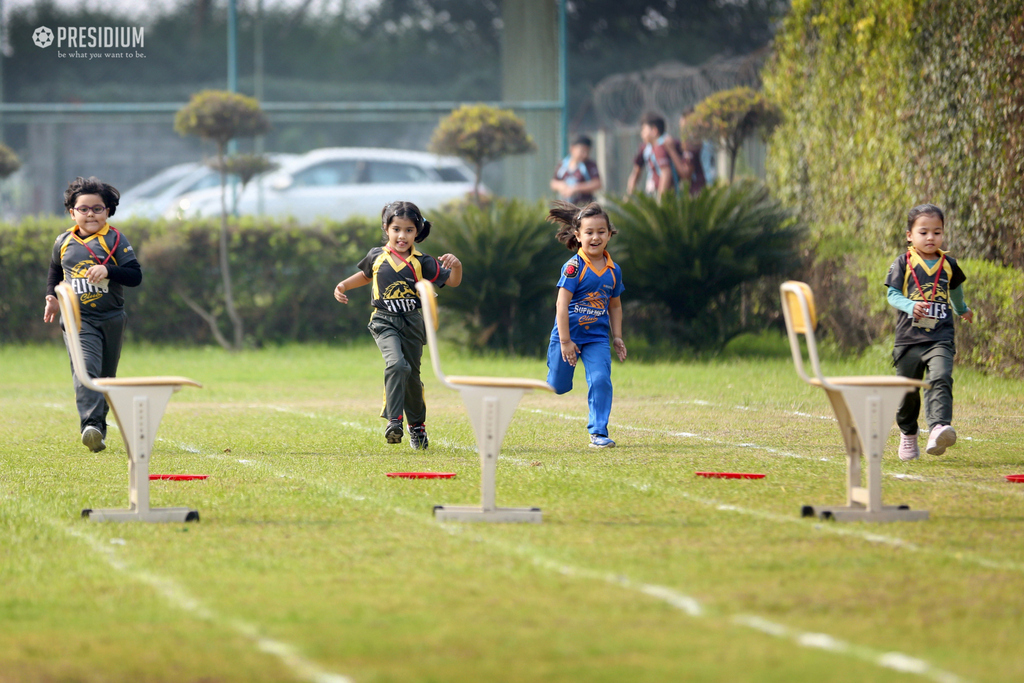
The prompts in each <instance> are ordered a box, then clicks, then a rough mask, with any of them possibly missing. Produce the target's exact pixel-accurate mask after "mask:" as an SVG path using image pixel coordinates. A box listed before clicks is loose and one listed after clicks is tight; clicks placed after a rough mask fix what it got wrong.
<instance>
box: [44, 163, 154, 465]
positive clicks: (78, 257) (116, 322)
mask: <svg viewBox="0 0 1024 683" xmlns="http://www.w3.org/2000/svg"><path fill="white" fill-rule="evenodd" d="M120 199H121V194H120V193H119V192H118V191H117V190H116V189H115V188H113V187H111V186H110V185H108V184H106V183H104V182H102V181H101V180H99V179H98V178H95V177H92V178H89V179H85V178H76V179H75V180H74V181H73V182H72V183H71V184H70V185H68V189H67V190H65V192H64V207H65V208H66V209H67V210H68V212H69V213H70V214H71V217H72V218H73V219H74V221H75V224H74V225H73V226H71V227H70V228H69V229H68V230H67V231H66V232H63V233H61V234H60V235H59V236H58V237H57V240H56V241H55V242H54V243H53V251H52V254H51V257H50V272H49V275H48V276H47V279H46V307H45V308H44V309H43V322H47V323H51V322H54V321H55V320H56V319H57V315H58V313H59V311H60V308H59V306H58V304H57V296H56V293H55V291H54V290H55V288H56V286H57V284H58V283H60V281H61V280H66V281H67V282H68V284H69V285H71V289H72V290H73V291H74V292H75V294H76V295H77V296H78V303H79V308H80V309H81V312H82V330H81V333H80V335H79V336H80V338H81V342H82V354H83V355H84V357H85V369H86V372H88V373H89V376H90V377H93V378H95V377H116V376H117V365H118V362H119V361H120V359H121V343H122V341H123V338H124V329H125V324H126V323H127V320H128V318H127V316H126V315H125V312H124V288H125V287H137V286H138V285H139V284H140V283H141V282H142V268H141V267H140V266H139V262H138V260H136V258H135V251H134V250H133V249H132V245H131V244H129V243H128V239H127V238H126V237H125V236H124V235H122V234H121V233H120V232H118V231H117V230H116V229H114V227H113V226H112V225H109V224H108V223H107V219H108V218H109V217H110V216H113V215H114V212H115V211H116V210H117V204H118V202H119V201H120ZM64 340H65V344H66V343H67V335H66V334H65V337H64ZM68 354H69V356H70V350H69V351H68ZM71 378H72V381H73V382H74V386H75V402H76V404H77V406H78V416H79V418H80V424H79V427H80V429H81V432H82V443H83V444H85V446H86V447H87V448H88V449H89V450H91V451H92V452H94V453H98V452H99V451H102V450H103V449H104V448H106V447H107V445H106V438H107V401H106V399H105V398H104V397H103V394H101V393H99V392H96V391H92V390H91V389H87V388H85V387H84V386H82V384H81V383H80V382H79V381H78V378H77V377H75V372H74V367H72V370H71Z"/></svg>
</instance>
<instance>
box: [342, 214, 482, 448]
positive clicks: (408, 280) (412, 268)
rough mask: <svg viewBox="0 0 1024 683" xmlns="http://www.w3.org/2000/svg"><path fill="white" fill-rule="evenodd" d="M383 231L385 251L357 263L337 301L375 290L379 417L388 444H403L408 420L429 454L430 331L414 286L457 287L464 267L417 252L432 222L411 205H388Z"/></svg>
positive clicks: (372, 326)
mask: <svg viewBox="0 0 1024 683" xmlns="http://www.w3.org/2000/svg"><path fill="white" fill-rule="evenodd" d="M381 231H382V232H383V233H384V246H382V247H374V248H373V249H371V250H370V251H369V253H368V254H367V255H366V257H365V258H363V260H362V261H360V262H359V265H358V267H359V272H358V273H356V274H355V275H352V276H351V277H349V278H346V279H345V280H343V281H342V282H339V283H338V286H337V287H335V288H334V298H335V299H337V300H338V301H340V302H341V303H343V304H347V303H348V295H346V294H345V292H346V291H348V290H350V289H354V288H356V287H362V286H363V285H368V284H371V283H372V284H373V292H372V294H371V297H370V304H371V305H372V306H373V313H372V314H371V315H370V323H369V324H368V325H367V327H368V328H369V330H370V334H372V335H373V340H374V341H375V342H377V348H379V349H380V353H381V356H383V357H384V408H383V409H382V410H381V414H380V416H381V417H383V418H384V419H386V420H387V421H388V423H387V425H386V426H385V427H384V439H385V440H386V441H387V442H388V443H401V442H402V434H403V433H404V429H403V428H402V417H403V416H405V417H406V418H408V420H409V423H408V424H409V445H410V446H412V447H413V448H415V449H425V448H427V446H428V445H429V441H428V440H427V426H426V419H427V406H426V404H425V403H424V401H423V382H422V381H421V380H420V361H421V360H422V358H423V344H425V343H426V340H427V331H426V328H425V327H424V326H423V311H421V310H420V306H421V304H420V298H419V295H418V294H417V293H416V282H417V281H419V280H420V279H426V280H429V281H430V282H433V283H434V284H435V285H436V286H438V287H444V286H445V284H448V285H450V286H452V287H458V286H459V283H461V282H462V263H461V262H460V261H459V259H457V258H456V257H455V256H454V255H453V254H445V255H444V256H442V257H441V258H437V259H435V258H433V257H431V256H427V255H426V254H424V253H422V252H420V250H419V249H417V248H416V246H415V244H414V243H415V242H422V241H423V240H425V239H426V238H427V235H429V234H430V221H427V220H424V219H423V215H422V214H421V213H420V210H419V208H418V207H417V206H416V205H415V204H413V203H412V202H391V203H390V204H388V205H386V206H385V207H384V210H383V211H382V212H381Z"/></svg>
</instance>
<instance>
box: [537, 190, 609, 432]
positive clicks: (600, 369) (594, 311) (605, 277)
mask: <svg viewBox="0 0 1024 683" xmlns="http://www.w3.org/2000/svg"><path fill="white" fill-rule="evenodd" d="M548 220H549V221H550V222H552V223H555V224H557V225H558V232H557V234H556V235H555V237H556V238H557V239H558V241H559V242H561V243H562V244H564V245H565V246H566V247H567V248H568V249H570V250H572V251H574V252H576V253H575V255H574V256H573V257H572V258H571V259H569V260H568V261H566V262H565V265H563V266H562V273H561V277H560V278H559V279H558V299H557V302H556V304H555V327H554V329H553V330H552V331H551V343H550V345H549V346H548V384H550V385H551V386H552V387H554V389H555V393H556V394H564V393H567V392H568V391H569V390H571V389H572V378H573V373H574V372H575V370H576V360H577V359H582V360H583V367H584V369H585V370H586V377H587V385H588V387H589V388H588V391H587V402H588V403H589V405H590V420H589V422H588V423H587V431H588V432H590V445H591V447H593V448H611V447H613V446H614V445H615V442H614V441H612V440H611V439H610V438H608V416H609V415H610V414H611V411H612V358H611V348H610V346H609V342H608V340H609V336H610V337H611V341H612V344H613V345H614V346H615V354H616V355H617V356H618V357H619V360H620V361H624V360H626V344H625V342H623V341H622V304H621V302H620V301H619V297H620V295H621V294H622V291H623V289H625V287H624V286H623V284H622V269H621V268H619V266H618V265H616V264H615V263H614V262H613V261H612V257H611V256H610V255H609V254H608V251H607V250H606V247H607V246H608V241H609V240H610V239H611V238H612V235H614V234H616V233H617V232H618V230H616V229H615V226H613V225H612V222H611V220H610V219H609V218H608V214H607V213H605V211H604V209H602V208H601V206H600V205H599V204H598V203H597V202H590V203H589V204H587V205H586V206H584V207H583V208H582V209H581V208H579V207H577V206H574V205H572V204H570V203H568V202H562V201H558V202H555V203H553V204H552V207H551V210H550V211H549V212H548ZM609 332H610V335H609Z"/></svg>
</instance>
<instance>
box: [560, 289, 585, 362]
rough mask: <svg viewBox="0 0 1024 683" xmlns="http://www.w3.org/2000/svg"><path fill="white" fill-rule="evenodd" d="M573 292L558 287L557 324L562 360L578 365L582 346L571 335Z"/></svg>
mask: <svg viewBox="0 0 1024 683" xmlns="http://www.w3.org/2000/svg"><path fill="white" fill-rule="evenodd" d="M571 301H572V292H570V291H569V290H568V289H566V288H565V287H559V288H558V299H557V300H556V301H555V324H556V325H558V342H559V343H560V344H561V346H562V360H564V361H565V362H566V363H568V364H569V365H571V366H573V367H576V354H578V353H579V352H580V348H579V347H578V346H576V344H574V343H573V341H572V339H571V338H570V337H569V303H570V302H571Z"/></svg>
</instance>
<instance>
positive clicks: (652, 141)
mask: <svg viewBox="0 0 1024 683" xmlns="http://www.w3.org/2000/svg"><path fill="white" fill-rule="evenodd" d="M640 139H641V141H642V142H641V143H640V148H639V150H637V153H636V157H635V158H634V159H633V170H632V171H630V173H629V179H628V180H627V181H626V194H633V191H634V190H635V189H636V184H637V181H638V180H639V179H640V173H641V172H643V171H644V169H646V170H647V181H646V185H645V190H644V191H645V192H646V193H647V194H649V195H651V196H652V197H657V198H658V199H661V196H662V195H663V194H665V192H666V191H667V190H670V189H671V190H675V189H676V188H677V187H678V185H679V177H680V176H679V172H678V170H677V169H679V168H682V167H683V160H682V158H681V157H680V150H679V143H678V142H677V141H676V140H673V139H672V138H671V137H669V136H668V135H666V134H665V119H663V118H662V117H661V116H659V115H658V114H654V113H647V114H644V115H643V117H642V118H641V119H640Z"/></svg>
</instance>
